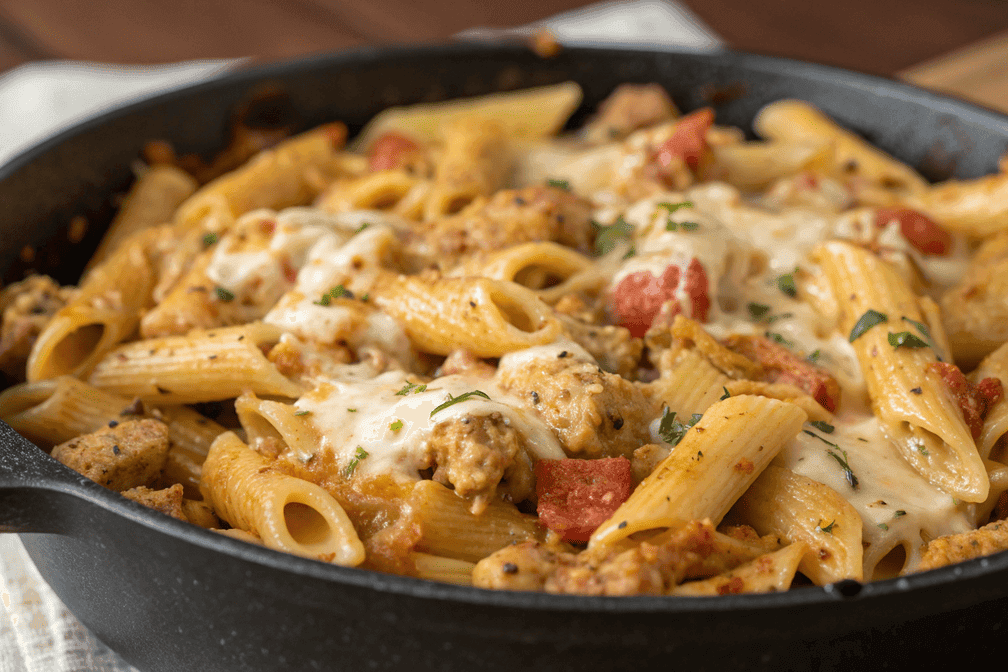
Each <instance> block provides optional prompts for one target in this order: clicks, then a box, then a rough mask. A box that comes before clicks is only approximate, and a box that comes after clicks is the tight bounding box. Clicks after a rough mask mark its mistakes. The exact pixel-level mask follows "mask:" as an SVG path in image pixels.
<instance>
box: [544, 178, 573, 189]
mask: <svg viewBox="0 0 1008 672" xmlns="http://www.w3.org/2000/svg"><path fill="white" fill-rule="evenodd" d="M546 184H548V185H549V186H551V187H556V188H557V189H563V190H564V191H570V190H571V186H570V182H568V181H567V180H555V179H550V180H546Z"/></svg>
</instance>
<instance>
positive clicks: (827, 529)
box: [815, 520, 836, 534]
mask: <svg viewBox="0 0 1008 672" xmlns="http://www.w3.org/2000/svg"><path fill="white" fill-rule="evenodd" d="M834 525H836V520H831V521H830V524H829V525H823V524H822V521H821V520H820V521H819V524H818V525H816V528H815V529H816V532H825V533H826V534H833V526H834Z"/></svg>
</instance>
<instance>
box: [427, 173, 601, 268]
mask: <svg viewBox="0 0 1008 672" xmlns="http://www.w3.org/2000/svg"><path fill="white" fill-rule="evenodd" d="M591 213H592V210H591V203H589V202H588V201H587V200H585V199H583V198H581V197H579V196H575V195H574V194H571V193H569V192H566V191H564V190H562V189H555V188H551V187H541V186H537V187H526V188H524V189H521V190H510V189H505V190H502V191H499V192H497V193H496V194H495V195H494V196H493V197H492V198H490V200H489V201H477V202H475V203H473V205H471V206H470V207H468V208H466V209H465V210H463V211H462V212H460V213H458V214H457V215H451V216H449V217H443V218H440V219H437V220H434V221H432V222H427V223H422V224H417V225H416V226H417V227H418V228H417V229H416V230H415V231H414V233H413V236H412V240H411V241H410V242H409V247H410V248H411V250H412V252H413V254H414V255H415V256H417V257H419V261H418V262H415V263H419V262H428V263H435V264H438V265H440V266H441V267H442V268H447V267H450V266H452V265H453V262H455V261H457V260H458V259H459V258H460V257H463V256H466V255H469V254H473V253H476V252H488V251H492V250H502V249H504V248H506V247H511V246H512V245H519V244H521V243H528V242H533V241H545V240H548V241H555V242H558V243H561V244H563V245H568V246H570V247H574V248H575V249H577V250H579V251H581V252H584V253H589V252H590V251H591V246H592V243H593V240H594V236H595V231H594V228H593V227H592V224H591ZM421 265H422V264H421Z"/></svg>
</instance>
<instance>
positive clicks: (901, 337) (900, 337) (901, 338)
mask: <svg viewBox="0 0 1008 672" xmlns="http://www.w3.org/2000/svg"><path fill="white" fill-rule="evenodd" d="M889 345H891V346H892V347H894V348H926V347H928V344H927V343H926V342H925V341H922V340H921V339H919V338H917V337H916V336H914V335H913V334H911V333H910V332H909V331H900V332H897V333H895V334H893V333H890V334H889Z"/></svg>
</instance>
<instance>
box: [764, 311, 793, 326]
mask: <svg viewBox="0 0 1008 672" xmlns="http://www.w3.org/2000/svg"><path fill="white" fill-rule="evenodd" d="M790 317H794V313H781V314H780V315H771V316H770V317H768V318H767V319H766V321H767V324H773V323H774V322H776V321H778V320H786V319H788V318H790Z"/></svg>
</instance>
